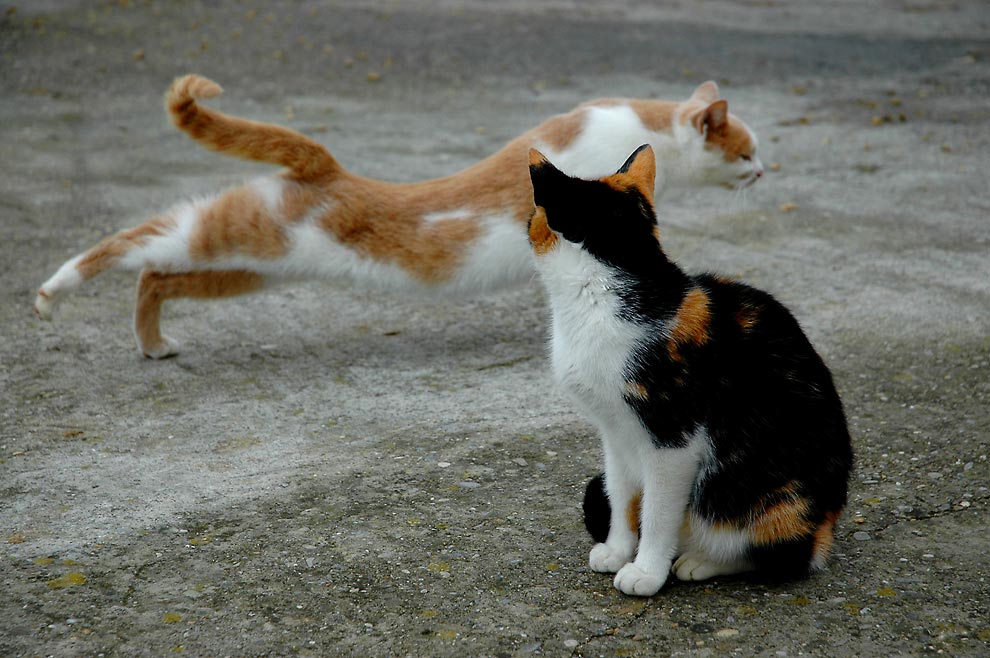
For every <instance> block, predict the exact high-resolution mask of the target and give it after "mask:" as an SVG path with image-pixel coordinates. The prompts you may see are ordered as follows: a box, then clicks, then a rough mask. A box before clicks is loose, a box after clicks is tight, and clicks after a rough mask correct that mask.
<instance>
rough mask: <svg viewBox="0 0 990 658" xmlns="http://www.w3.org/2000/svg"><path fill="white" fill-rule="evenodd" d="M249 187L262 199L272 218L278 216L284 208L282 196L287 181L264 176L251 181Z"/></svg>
mask: <svg viewBox="0 0 990 658" xmlns="http://www.w3.org/2000/svg"><path fill="white" fill-rule="evenodd" d="M248 186H249V187H250V188H251V189H252V190H254V191H255V193H257V195H258V196H259V197H261V200H262V202H264V204H265V207H266V208H267V209H268V212H270V213H271V214H272V216H278V214H279V210H280V208H281V206H282V194H283V192H284V191H285V181H283V180H282V179H280V178H274V177H272V176H264V177H262V178H256V179H254V180H253V181H251V182H250V183H249V184H248Z"/></svg>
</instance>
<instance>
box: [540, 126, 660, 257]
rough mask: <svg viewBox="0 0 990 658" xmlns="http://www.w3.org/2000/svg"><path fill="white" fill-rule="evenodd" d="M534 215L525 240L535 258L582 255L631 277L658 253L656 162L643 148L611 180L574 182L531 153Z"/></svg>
mask: <svg viewBox="0 0 990 658" xmlns="http://www.w3.org/2000/svg"><path fill="white" fill-rule="evenodd" d="M529 173H530V177H531V179H532V181H533V200H534V202H535V205H536V210H535V211H534V212H533V215H532V217H531V218H530V221H529V239H530V244H532V246H533V251H534V252H535V253H536V255H537V256H538V257H546V256H548V255H550V254H552V253H559V252H561V251H566V252H569V253H576V251H586V252H588V253H590V254H592V255H593V256H594V257H595V258H596V259H597V260H599V261H601V262H604V263H606V264H608V265H611V266H613V267H618V268H621V269H625V270H629V271H636V270H638V269H640V268H642V267H644V266H649V263H651V262H654V261H655V259H656V256H657V254H658V253H660V243H659V240H658V237H657V230H656V229H657V220H656V215H655V214H654V211H653V189H654V188H653V186H654V180H655V178H656V159H655V157H654V154H653V149H652V148H650V146H649V145H646V144H644V145H643V146H640V147H639V148H638V149H636V151H635V152H634V153H633V154H632V155H630V156H629V159H628V160H626V162H625V164H623V165H622V167H620V168H619V170H618V171H617V172H615V173H614V174H612V175H611V176H606V177H604V178H600V179H598V180H584V179H581V178H573V177H571V176H568V175H567V174H565V173H563V172H561V171H560V170H559V169H557V168H556V167H555V166H554V165H553V164H551V163H550V161H549V160H547V158H546V157H545V156H544V155H543V154H542V153H540V152H539V151H537V150H536V149H530V152H529Z"/></svg>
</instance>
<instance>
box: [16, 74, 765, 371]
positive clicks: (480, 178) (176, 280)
mask: <svg viewBox="0 0 990 658" xmlns="http://www.w3.org/2000/svg"><path fill="white" fill-rule="evenodd" d="M220 93H221V89H220V87H219V85H217V84H216V83H214V82H212V81H210V80H207V79H205V78H202V77H198V76H194V75H188V76H185V77H182V78H178V79H177V80H176V81H175V82H173V84H172V86H171V87H170V88H169V90H168V93H167V96H166V106H167V108H168V111H169V113H170V114H171V117H172V120H173V122H174V123H175V124H176V126H178V127H179V128H180V129H181V130H183V131H185V132H186V133H187V134H188V135H189V136H191V137H192V138H193V139H195V140H196V141H198V142H199V143H200V144H202V145H203V146H205V147H207V148H209V149H212V150H214V151H219V152H221V153H226V154H229V155H235V156H239V157H241V158H246V159H249V160H258V161H264V162H270V163H273V164H278V165H281V166H283V167H285V168H286V170H285V171H284V172H282V173H281V174H280V175H277V176H270V177H263V178H259V179H257V180H254V181H251V182H249V183H247V184H245V185H242V186H239V187H235V188H232V189H229V190H227V191H225V192H223V193H221V194H219V195H217V196H213V197H210V198H207V199H202V200H198V201H187V202H184V203H181V204H179V205H177V206H175V207H173V208H172V209H171V210H168V211H166V212H164V213H162V214H160V215H158V216H156V217H154V218H152V219H151V220H149V221H148V222H146V223H144V224H142V225H140V226H138V227H136V228H132V229H127V230H124V231H121V232H120V233H117V234H116V235H113V236H110V237H108V238H106V239H104V240H103V241H102V242H100V243H99V244H97V245H96V246H94V247H93V248H91V249H89V250H88V251H86V252H83V253H82V254H79V255H78V256H76V257H74V258H72V259H70V260H69V261H67V262H66V263H65V264H63V265H62V267H61V268H60V269H59V270H58V271H57V272H56V273H55V275H54V276H52V277H51V278H50V279H49V280H48V281H46V282H45V283H44V284H43V285H42V286H41V289H40V290H39V291H38V295H37V298H36V300H35V306H34V308H35V312H36V313H37V314H38V316H39V317H41V318H43V319H46V320H47V319H51V317H52V313H53V311H54V310H55V307H56V306H57V305H58V303H59V302H60V301H61V300H62V299H63V298H64V297H65V296H66V294H68V293H69V292H71V291H72V290H74V289H75V288H77V287H78V286H79V285H80V284H81V283H83V282H84V281H86V280H88V279H91V278H93V277H94V276H96V275H97V274H100V273H102V272H104V271H106V270H109V269H113V268H118V269H126V270H139V271H140V272H141V275H140V278H139V280H138V290H137V306H136V309H135V314H134V332H135V335H136V337H137V342H138V346H139V348H140V349H141V351H142V352H143V353H144V354H145V355H146V356H148V357H152V358H162V357H166V356H169V355H172V354H175V353H176V351H177V343H176V342H175V341H174V340H172V339H171V338H168V337H167V336H163V335H162V333H161V331H160V328H159V321H160V316H161V308H162V304H163V303H164V302H165V301H167V300H169V299H174V298H178V297H194V298H219V297H229V296H232V295H240V294H244V293H248V292H252V291H255V290H258V289H260V288H262V287H264V286H265V285H267V284H270V283H276V282H280V281H290V280H294V279H302V278H311V277H319V278H324V279H329V280H333V281H337V282H343V283H349V284H352V285H358V286H370V287H375V288H379V289H387V290H410V289H413V290H424V291H431V290H432V291H439V292H442V293H444V294H448V293H453V292H463V293H477V292H483V291H488V290H493V289H497V288H501V287H504V286H508V285H511V284H514V283H520V282H524V281H527V280H529V279H530V278H531V277H532V275H533V272H534V266H533V261H532V258H533V257H532V253H531V251H530V249H529V245H528V237H527V229H526V226H527V222H528V220H529V217H530V215H531V214H532V212H533V208H534V205H533V188H532V184H531V182H530V176H529V159H528V158H529V156H528V154H529V149H530V148H532V147H536V148H539V149H540V150H541V151H542V152H543V153H545V154H546V155H547V157H549V158H550V159H551V160H552V161H553V162H554V163H555V164H556V166H557V167H558V168H560V169H561V170H562V171H564V172H566V173H568V174H570V175H572V176H579V177H582V178H597V177H600V176H604V175H607V174H609V173H611V172H613V171H615V169H616V168H617V167H618V166H619V165H621V164H622V162H623V161H624V160H625V158H626V156H628V154H629V152H630V151H631V150H632V149H634V148H635V147H637V146H639V145H640V144H644V143H645V144H650V145H651V146H652V147H653V149H654V151H655V153H656V154H657V160H658V164H659V166H658V172H659V175H658V176H657V183H656V187H657V190H656V191H657V194H658V195H659V193H660V192H662V191H663V190H664V189H667V188H670V187H683V186H695V185H723V186H730V187H742V186H746V185H749V184H752V183H753V182H755V181H756V180H757V179H758V178H759V177H760V176H761V175H762V174H763V167H762V165H761V164H760V161H759V159H758V158H757V156H756V147H757V142H756V137H755V135H754V134H753V132H752V131H751V130H750V129H749V128H748V127H747V126H746V125H745V124H744V123H743V122H742V121H740V120H739V119H738V118H736V117H735V116H733V115H732V114H730V113H729V111H728V104H727V103H726V101H725V100H722V99H719V93H718V88H717V86H716V85H715V83H713V82H706V83H704V84H702V85H701V86H699V87H698V88H697V89H696V90H695V92H694V93H693V95H692V96H691V98H689V99H688V100H687V101H684V102H671V101H660V100H638V99H603V100H597V101H591V102H589V103H585V104H583V105H581V106H579V107H577V108H576V109H574V110H573V111H571V112H569V113H567V114H562V115H558V116H555V117H552V118H551V119H549V120H547V121H545V122H544V123H542V124H541V125H539V126H537V127H536V128H534V129H532V130H530V131H528V132H526V133H524V134H523V135H521V136H520V137H518V138H516V139H514V140H513V141H511V142H509V144H507V145H506V146H505V147H504V148H503V149H502V150H500V151H498V152H497V153H495V154H494V155H492V156H490V157H488V158H486V159H484V160H482V161H481V162H478V163H477V164H475V165H473V166H471V167H468V168H467V169H465V170H463V171H461V172H460V173H457V174H454V175H452V176H448V177H445V178H438V179H434V180H429V181H424V182H419V183H403V184H396V183H388V182H383V181H378V180H371V179H368V178H362V177H360V176H356V175H354V174H352V173H350V172H348V171H347V170H345V169H344V168H343V167H341V166H340V164H339V163H338V162H337V160H336V159H335V158H334V157H333V156H332V155H331V154H330V153H329V152H328V151H327V150H326V149H325V148H324V147H323V146H322V145H320V144H318V143H316V142H314V141H313V140H311V139H309V138H308V137H306V136H304V135H302V134H300V133H297V132H295V131H293V130H289V129H287V128H283V127H280V126H276V125H272V124H266V123H258V122H254V121H248V120H245V119H239V118H236V117H231V116H228V115H226V114H223V113H220V112H218V111H216V110H212V109H209V108H206V107H203V106H201V105H200V104H198V103H197V102H196V101H197V99H206V98H213V97H215V96H218V95H219V94H220Z"/></svg>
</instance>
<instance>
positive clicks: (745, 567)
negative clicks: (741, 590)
mask: <svg viewBox="0 0 990 658" xmlns="http://www.w3.org/2000/svg"><path fill="white" fill-rule="evenodd" d="M751 568H752V566H751V565H750V564H749V563H748V562H746V561H744V560H737V561H735V562H729V563H725V562H713V561H712V560H711V559H709V557H708V556H707V555H705V554H704V553H700V552H692V551H689V552H687V553H685V554H684V555H682V556H680V557H679V558H677V561H676V562H674V575H675V576H677V578H678V579H679V580H708V579H709V578H714V577H715V576H724V575H728V574H732V573H741V572H743V571H749V570H750V569H751Z"/></svg>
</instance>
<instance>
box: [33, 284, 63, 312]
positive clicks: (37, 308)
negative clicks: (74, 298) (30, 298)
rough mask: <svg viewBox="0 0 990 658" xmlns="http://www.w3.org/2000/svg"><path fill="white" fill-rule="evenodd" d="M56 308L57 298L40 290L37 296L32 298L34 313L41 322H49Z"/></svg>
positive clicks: (48, 291)
mask: <svg viewBox="0 0 990 658" xmlns="http://www.w3.org/2000/svg"><path fill="white" fill-rule="evenodd" d="M56 306H58V296H57V295H56V294H55V293H54V292H52V291H50V290H46V289H44V288H42V289H41V290H39V291H38V296H37V297H35V298H34V313H35V315H37V316H38V317H39V318H41V319H42V320H51V319H52V316H53V315H54V313H55V307H56Z"/></svg>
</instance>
